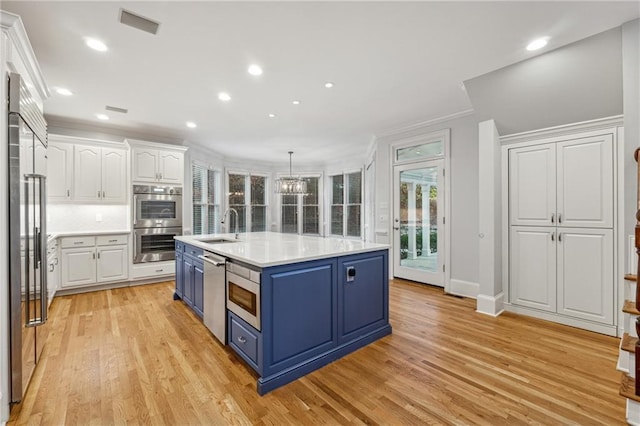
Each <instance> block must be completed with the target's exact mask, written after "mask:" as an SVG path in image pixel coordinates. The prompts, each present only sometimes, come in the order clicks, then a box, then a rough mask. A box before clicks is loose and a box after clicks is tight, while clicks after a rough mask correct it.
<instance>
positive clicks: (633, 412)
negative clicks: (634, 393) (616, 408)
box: [627, 399, 640, 426]
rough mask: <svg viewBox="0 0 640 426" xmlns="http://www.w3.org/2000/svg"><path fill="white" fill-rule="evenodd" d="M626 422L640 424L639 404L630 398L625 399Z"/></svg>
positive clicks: (637, 425)
mask: <svg viewBox="0 0 640 426" xmlns="http://www.w3.org/2000/svg"><path fill="white" fill-rule="evenodd" d="M627 423H628V424H630V425H634V426H640V404H639V403H637V402H635V401H633V400H631V399H627Z"/></svg>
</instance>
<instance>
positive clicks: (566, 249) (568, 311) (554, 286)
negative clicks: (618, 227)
mask: <svg viewBox="0 0 640 426" xmlns="http://www.w3.org/2000/svg"><path fill="white" fill-rule="evenodd" d="M510 237H511V238H510V239H511V241H510V247H511V257H510V268H509V269H510V280H509V281H510V283H511V287H510V292H511V293H510V299H511V303H513V304H514V305H518V306H523V307H527V308H534V309H538V310H543V311H547V312H553V313H557V314H562V315H565V316H569V317H573V318H579V319H583V320H588V321H594V322H598V323H602V324H613V321H614V316H613V313H614V290H613V277H614V271H613V264H614V259H613V230H611V229H597V228H588V229H586V228H560V227H557V228H556V227H535V226H512V227H511V235H510Z"/></svg>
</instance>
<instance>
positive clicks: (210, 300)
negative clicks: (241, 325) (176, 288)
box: [198, 251, 227, 345]
mask: <svg viewBox="0 0 640 426" xmlns="http://www.w3.org/2000/svg"><path fill="white" fill-rule="evenodd" d="M198 257H199V258H200V259H202V260H203V261H204V290H203V298H204V301H203V306H202V311H203V314H204V317H203V321H204V325H205V326H206V327H207V328H208V329H209V330H210V331H211V333H213V335H214V336H216V338H217V339H218V340H219V341H220V342H221V343H222V344H223V345H226V344H227V306H226V301H227V297H226V284H225V270H226V268H225V264H226V262H227V260H226V259H225V258H224V257H220V256H218V255H216V254H213V253H210V252H208V251H205V252H204V253H203V254H202V255H201V256H198Z"/></svg>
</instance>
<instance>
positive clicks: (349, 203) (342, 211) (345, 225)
mask: <svg viewBox="0 0 640 426" xmlns="http://www.w3.org/2000/svg"><path fill="white" fill-rule="evenodd" d="M361 230H362V172H361V171H357V172H354V173H345V174H341V175H334V176H331V235H340V236H346V237H360V236H361V233H362V231H361Z"/></svg>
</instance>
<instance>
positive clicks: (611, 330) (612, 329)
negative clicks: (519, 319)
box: [505, 304, 618, 337]
mask: <svg viewBox="0 0 640 426" xmlns="http://www.w3.org/2000/svg"><path fill="white" fill-rule="evenodd" d="M505 308H506V310H507V311H508V312H514V313H516V314H520V315H527V316H530V317H534V318H538V319H543V320H545V321H551V322H555V323H558V324H563V325H568V326H571V327H576V328H581V329H583V330H589V331H594V332H596V333H600V334H606V335H608V336H613V337H616V333H617V331H618V327H617V326H615V325H609V324H601V323H596V322H592V321H587V320H583V319H580V318H573V317H568V316H565V315H560V314H557V313H554V312H546V311H540V310H538V309H534V308H528V307H525V306H518V305H513V304H507V305H506V307H505Z"/></svg>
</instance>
